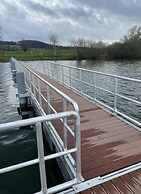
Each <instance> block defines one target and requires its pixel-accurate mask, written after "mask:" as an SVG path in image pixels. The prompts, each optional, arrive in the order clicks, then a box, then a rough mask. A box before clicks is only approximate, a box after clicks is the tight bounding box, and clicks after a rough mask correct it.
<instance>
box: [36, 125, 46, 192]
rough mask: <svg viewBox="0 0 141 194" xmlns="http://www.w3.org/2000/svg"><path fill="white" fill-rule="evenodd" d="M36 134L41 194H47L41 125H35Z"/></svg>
mask: <svg viewBox="0 0 141 194" xmlns="http://www.w3.org/2000/svg"><path fill="white" fill-rule="evenodd" d="M35 126H36V134H37V148H38V158H39V170H40V180H41V190H42V193H43V194H47V181H46V168H45V160H44V146H43V134H42V126H41V123H40V122H38V123H36V125H35Z"/></svg>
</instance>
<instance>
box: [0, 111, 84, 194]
mask: <svg viewBox="0 0 141 194" xmlns="http://www.w3.org/2000/svg"><path fill="white" fill-rule="evenodd" d="M70 116H73V117H74V118H75V129H76V137H77V139H76V143H75V146H74V148H71V149H66V150H64V151H61V152H58V153H55V154H51V155H49V156H44V147H43V138H42V125H41V123H43V122H47V121H48V122H49V121H52V120H56V119H60V118H62V119H64V118H67V117H70ZM34 124H35V129H36V137H37V148H38V158H37V159H33V160H30V161H27V162H23V163H20V164H16V165H12V166H9V167H5V168H2V169H0V174H3V173H7V172H11V171H14V170H18V169H21V168H24V167H27V166H31V165H34V164H37V163H39V170H40V181H41V192H40V193H42V194H50V193H56V192H58V191H60V190H62V189H66V188H69V187H71V186H72V185H74V184H76V183H78V182H80V180H81V159H80V155H79V153H80V117H79V115H78V113H76V112H75V111H67V112H62V113H58V114H50V115H47V116H39V117H35V118H30V119H25V120H20V121H14V122H10V123H4V124H0V131H5V130H10V129H13V128H19V127H23V126H28V125H34ZM76 152H77V153H78V154H77V159H76V176H75V177H74V179H72V180H71V181H67V182H65V183H64V184H60V185H57V186H55V187H52V188H49V189H48V188H47V181H46V171H45V161H46V160H50V159H53V158H58V157H60V156H64V155H69V154H71V153H76Z"/></svg>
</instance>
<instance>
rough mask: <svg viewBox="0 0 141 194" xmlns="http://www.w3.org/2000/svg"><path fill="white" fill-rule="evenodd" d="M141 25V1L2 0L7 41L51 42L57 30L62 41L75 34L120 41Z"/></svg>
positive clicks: (1, 18) (0, 10) (0, 18)
mask: <svg viewBox="0 0 141 194" xmlns="http://www.w3.org/2000/svg"><path fill="white" fill-rule="evenodd" d="M135 24H137V25H140V24H141V0H0V25H1V26H2V34H3V40H13V41H17V40H21V39H32V40H35V39H36V40H40V41H45V42H48V36H49V35H50V34H51V33H53V32H56V33H57V34H58V37H59V42H60V44H68V43H69V41H70V39H71V38H72V37H83V38H86V39H90V40H94V41H97V40H110V41H113V40H119V39H120V38H122V37H123V36H124V35H125V34H127V31H128V30H129V29H130V28H131V27H133V26H134V25H135Z"/></svg>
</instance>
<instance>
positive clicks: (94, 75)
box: [93, 73, 96, 102]
mask: <svg viewBox="0 0 141 194" xmlns="http://www.w3.org/2000/svg"><path fill="white" fill-rule="evenodd" d="M93 93H94V94H93V96H94V102H96V74H95V73H93Z"/></svg>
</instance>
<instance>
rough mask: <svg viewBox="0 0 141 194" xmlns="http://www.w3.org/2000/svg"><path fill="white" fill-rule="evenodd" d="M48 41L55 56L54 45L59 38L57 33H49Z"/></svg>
mask: <svg viewBox="0 0 141 194" xmlns="http://www.w3.org/2000/svg"><path fill="white" fill-rule="evenodd" d="M49 42H50V44H52V45H53V49H54V55H55V56H56V45H57V44H58V42H59V39H58V35H57V34H56V33H54V32H53V33H51V34H50V35H49Z"/></svg>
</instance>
